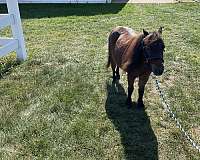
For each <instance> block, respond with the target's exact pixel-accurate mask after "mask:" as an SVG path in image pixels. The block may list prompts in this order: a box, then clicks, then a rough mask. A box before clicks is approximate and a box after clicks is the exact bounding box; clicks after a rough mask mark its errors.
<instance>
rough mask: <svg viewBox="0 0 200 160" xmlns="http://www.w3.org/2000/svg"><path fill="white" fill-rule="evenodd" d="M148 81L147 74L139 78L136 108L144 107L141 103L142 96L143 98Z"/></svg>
mask: <svg viewBox="0 0 200 160" xmlns="http://www.w3.org/2000/svg"><path fill="white" fill-rule="evenodd" d="M148 79H149V74H143V75H141V76H139V83H138V85H139V89H138V95H139V97H138V101H137V107H144V103H143V96H144V88H145V85H146V83H147V81H148Z"/></svg>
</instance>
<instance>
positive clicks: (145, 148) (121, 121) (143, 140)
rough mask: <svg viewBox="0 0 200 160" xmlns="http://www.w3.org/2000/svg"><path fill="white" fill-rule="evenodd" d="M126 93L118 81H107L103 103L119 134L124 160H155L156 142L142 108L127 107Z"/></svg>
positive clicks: (156, 156)
mask: <svg viewBox="0 0 200 160" xmlns="http://www.w3.org/2000/svg"><path fill="white" fill-rule="evenodd" d="M126 98H127V95H126V93H125V90H124V88H123V87H122V86H121V84H120V83H119V82H116V83H112V84H108V83H107V100H106V104H105V108H106V112H107V115H108V118H109V119H110V120H111V121H112V122H113V124H114V126H115V128H116V130H118V131H119V133H120V135H121V144H122V145H123V147H124V155H125V159H126V160H133V159H135V160H137V159H138V160H141V159H144V160H147V159H148V160H157V159H158V142H157V138H156V136H155V134H154V132H153V130H152V128H151V124H150V120H149V118H148V115H147V113H146V112H145V110H144V109H137V108H136V106H135V105H134V107H133V108H132V109H128V108H127V106H126V105H125V103H124V102H125V100H126Z"/></svg>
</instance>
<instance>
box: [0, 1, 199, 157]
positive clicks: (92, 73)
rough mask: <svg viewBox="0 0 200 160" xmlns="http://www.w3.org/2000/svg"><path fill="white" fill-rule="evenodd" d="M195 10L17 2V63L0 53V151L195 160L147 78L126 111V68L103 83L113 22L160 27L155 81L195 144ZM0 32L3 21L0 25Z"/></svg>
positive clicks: (15, 154) (184, 6)
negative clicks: (162, 48)
mask: <svg viewBox="0 0 200 160" xmlns="http://www.w3.org/2000/svg"><path fill="white" fill-rule="evenodd" d="M199 9H200V4H199V3H186V4H185V3H184V4H182V3H180V4H163V5H150V4H146V5H136V4H135V5H132V4H127V5H125V4H106V5H100V4H98V5H89V4H87V5H68V4H66V5H64V4H60V5H55V4H54V5H45V4H44V5H39V4H31V5H20V11H21V15H22V22H23V28H24V34H25V39H26V46H27V50H28V60H27V61H25V62H24V63H21V64H19V63H18V62H16V61H15V54H11V55H9V56H6V57H4V58H1V59H0V158H1V159H69V160H75V159H78V160H81V159H82V160H85V159H86V160H92V159H99V160H102V159H110V160H120V159H126V160H142V159H144V160H156V159H160V160H168V159H169V160H173V159H176V160H178V159H181V160H187V159H192V160H198V159H199V158H200V154H199V153H198V152H197V151H196V150H195V149H194V148H192V147H191V144H190V143H189V142H188V141H187V140H186V139H185V137H184V136H183V135H182V134H181V132H180V130H179V129H177V128H176V125H175V123H174V122H173V121H172V119H171V118H170V117H169V116H168V115H167V114H166V113H165V111H164V110H163V107H162V105H161V103H160V100H159V95H158V93H157V92H156V89H155V86H154V81H153V80H152V79H150V80H149V82H148V84H147V87H146V93H145V110H142V109H141V110H139V109H136V108H135V107H133V108H132V109H127V106H126V105H125V103H124V102H125V99H126V96H127V95H126V93H127V81H126V74H125V73H123V72H121V73H122V79H121V80H120V82H119V83H117V84H116V85H113V84H112V79H111V75H112V73H111V69H108V70H106V68H105V64H106V62H107V37H108V35H109V32H110V31H111V29H112V28H113V27H115V26H118V25H123V26H129V27H132V28H134V29H135V30H137V31H142V29H143V28H145V29H147V30H149V31H152V30H155V29H158V28H159V26H164V27H165V28H164V32H163V39H164V41H165V45H166V52H165V73H164V74H163V76H162V77H159V80H160V81H161V86H162V89H163V90H164V92H165V93H166V97H167V100H168V103H169V104H170V106H171V107H172V109H173V111H174V112H175V113H176V115H177V117H178V119H179V120H180V121H181V123H182V124H183V126H184V128H186V130H187V132H188V133H189V134H190V135H191V137H192V138H193V139H195V141H196V142H198V143H199V144H200V136H199V135H200V113H199V110H200V103H199V102H200V82H199V80H200V79H199V78H200V28H199V24H200V19H199V17H200V12H199ZM4 11H5V6H3V5H0V12H1V13H3V12H4ZM5 35H7V36H9V35H10V31H9V29H8V28H6V29H5V30H3V31H1V32H0V36H5ZM135 88H136V90H137V85H136V86H135ZM136 90H135V92H134V95H133V97H132V98H133V100H136V98H137V91H136Z"/></svg>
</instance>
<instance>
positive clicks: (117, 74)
mask: <svg viewBox="0 0 200 160" xmlns="http://www.w3.org/2000/svg"><path fill="white" fill-rule="evenodd" d="M116 79H118V80H119V79H120V75H119V67H118V66H117V68H116Z"/></svg>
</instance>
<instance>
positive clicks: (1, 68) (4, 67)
mask: <svg viewBox="0 0 200 160" xmlns="http://www.w3.org/2000/svg"><path fill="white" fill-rule="evenodd" d="M20 64H21V61H17V60H13V61H8V62H6V63H5V64H2V63H0V79H2V78H3V77H4V76H6V75H9V74H10V73H11V72H12V69H13V68H14V67H16V66H18V65H20Z"/></svg>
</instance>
